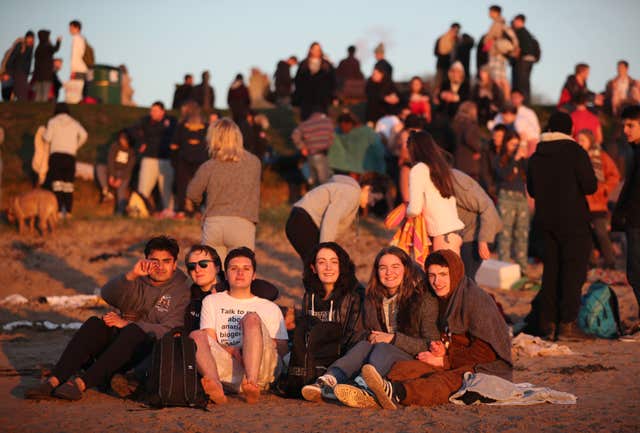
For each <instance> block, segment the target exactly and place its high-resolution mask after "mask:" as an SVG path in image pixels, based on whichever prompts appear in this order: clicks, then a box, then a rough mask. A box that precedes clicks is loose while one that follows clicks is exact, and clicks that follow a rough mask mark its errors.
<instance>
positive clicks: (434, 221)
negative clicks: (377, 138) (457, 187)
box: [407, 162, 464, 236]
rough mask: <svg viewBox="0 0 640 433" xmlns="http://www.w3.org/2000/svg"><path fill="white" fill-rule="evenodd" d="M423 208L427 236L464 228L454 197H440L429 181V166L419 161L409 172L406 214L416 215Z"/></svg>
mask: <svg viewBox="0 0 640 433" xmlns="http://www.w3.org/2000/svg"><path fill="white" fill-rule="evenodd" d="M423 209H424V218H425V221H426V222H427V233H428V234H429V236H440V235H444V234H447V233H451V232H455V231H458V230H462V229H463V228H464V223H463V222H462V221H461V220H460V218H458V210H457V208H456V198H455V197H454V196H451V197H449V198H444V197H442V195H440V191H438V188H436V186H435V185H434V184H433V182H432V181H431V173H430V170H429V167H428V166H427V164H425V163H423V162H419V163H418V164H416V165H414V166H413V167H412V168H411V171H410V172H409V205H408V206H407V215H409V216H418V215H420V214H421V213H422V210H423Z"/></svg>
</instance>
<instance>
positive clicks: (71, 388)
mask: <svg viewBox="0 0 640 433" xmlns="http://www.w3.org/2000/svg"><path fill="white" fill-rule="evenodd" d="M53 396H54V397H58V398H61V399H63V400H69V401H78V400H81V399H82V391H80V388H78V385H76V383H75V381H68V382H65V383H63V384H62V385H60V386H59V387H57V388H56V389H55V390H54V391H53Z"/></svg>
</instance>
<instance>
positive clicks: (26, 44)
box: [5, 30, 34, 101]
mask: <svg viewBox="0 0 640 433" xmlns="http://www.w3.org/2000/svg"><path fill="white" fill-rule="evenodd" d="M33 39H34V34H33V32H32V31H31V30H29V31H28V32H27V33H26V34H25V35H24V38H23V39H22V40H20V41H19V42H18V43H16V44H14V47H13V51H11V54H10V56H9V59H8V60H7V63H6V65H5V69H6V72H7V73H8V74H9V75H10V76H11V78H12V79H13V94H14V95H15V97H16V99H17V100H18V101H26V100H28V97H29V84H28V79H29V72H30V71H31V59H32V58H33Z"/></svg>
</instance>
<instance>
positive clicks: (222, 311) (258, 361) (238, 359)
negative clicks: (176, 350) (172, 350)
mask: <svg viewBox="0 0 640 433" xmlns="http://www.w3.org/2000/svg"><path fill="white" fill-rule="evenodd" d="M224 266H225V273H226V275H227V278H228V282H229V290H227V291H224V292H221V293H213V294H211V295H209V296H207V297H205V298H204V300H203V301H202V310H201V313H200V330H199V331H194V332H192V333H191V338H193V339H194V340H195V342H196V345H197V351H196V362H197V365H198V370H199V371H200V373H201V374H202V376H204V377H203V379H202V384H203V387H204V389H205V392H206V393H207V394H208V395H209V398H210V399H211V400H212V401H213V402H214V403H217V404H221V403H225V402H226V401H227V398H226V396H225V393H224V389H223V385H224V387H225V388H226V389H227V390H228V391H235V392H237V391H240V392H242V393H243V394H244V395H245V398H246V401H247V402H248V403H255V402H257V400H258V399H259V395H260V391H261V390H263V389H267V388H268V387H269V385H270V384H271V383H272V382H273V381H274V380H275V378H276V377H277V376H278V375H279V371H280V366H281V363H282V361H281V357H282V356H284V355H285V354H286V353H287V351H288V346H287V339H288V336H287V330H286V327H285V323H284V317H283V316H282V311H281V310H280V307H278V306H277V305H276V304H274V303H273V302H271V301H268V300H266V299H262V298H259V297H257V296H255V295H254V294H253V293H251V283H252V281H253V280H254V279H255V276H256V259H255V254H254V253H253V251H251V250H250V249H249V248H247V247H240V248H235V249H233V250H231V251H229V253H228V254H227V257H226V258H225V261H224Z"/></svg>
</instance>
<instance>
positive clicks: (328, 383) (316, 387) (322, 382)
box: [302, 374, 338, 401]
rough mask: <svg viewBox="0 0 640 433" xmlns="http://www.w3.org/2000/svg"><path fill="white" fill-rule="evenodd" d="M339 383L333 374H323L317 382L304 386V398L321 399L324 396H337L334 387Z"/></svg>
mask: <svg viewBox="0 0 640 433" xmlns="http://www.w3.org/2000/svg"><path fill="white" fill-rule="evenodd" d="M337 384H338V380H337V379H336V378H335V376H333V375H332V374H323V375H322V376H320V377H319V378H318V379H317V380H316V383H314V384H311V385H306V386H303V387H302V398H304V399H305V400H307V401H320V400H322V397H325V396H326V397H327V398H335V395H333V388H335V386H336V385H337Z"/></svg>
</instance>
